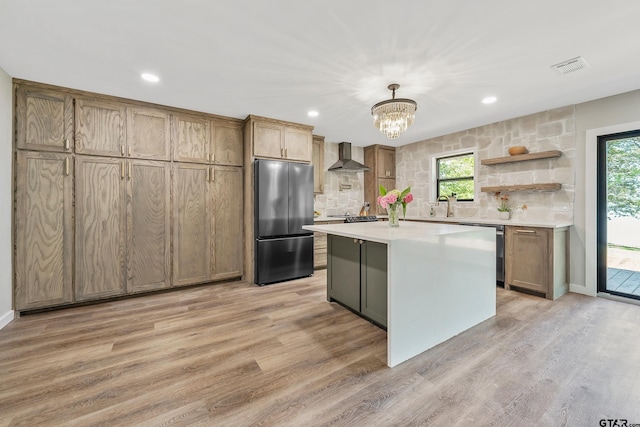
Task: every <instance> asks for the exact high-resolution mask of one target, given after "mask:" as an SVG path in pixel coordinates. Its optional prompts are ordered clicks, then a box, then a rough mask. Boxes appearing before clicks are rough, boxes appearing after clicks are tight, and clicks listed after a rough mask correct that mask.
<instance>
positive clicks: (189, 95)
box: [0, 0, 640, 146]
mask: <svg viewBox="0 0 640 427" xmlns="http://www.w3.org/2000/svg"><path fill="white" fill-rule="evenodd" d="M576 56H582V57H583V58H584V59H585V61H586V62H587V64H588V65H589V67H588V68H586V69H583V70H580V71H576V72H574V73H570V74H566V75H558V74H557V73H556V72H555V71H554V70H552V69H551V68H550V66H551V65H553V64H556V63H559V62H562V61H564V60H567V59H571V58H574V57H576ZM0 67H1V68H3V69H4V70H5V71H6V72H7V73H8V74H9V75H10V76H12V77H16V78H22V79H28V80H34V81H40V82H45V83H50V84H55V85H60V86H66V87H71V88H76V89H82V90H87V91H93V92H99V93H105V94H110V95H116V96H121V97H125V98H131V99H139V100H144V101H149V102H154V103H158V104H163V105H171V106H176V107H181V108H187V109H192V110H198V111H204V112H209V113H215V114H220V115H224V116H230V117H237V118H241V119H244V118H245V117H246V116H247V115H248V114H256V115H261V116H267V117H273V118H277V119H282V120H289V121H293V122H298V123H305V124H310V125H313V126H315V130H314V133H316V134H319V135H324V136H326V138H327V141H331V142H339V141H350V142H352V143H353V144H354V145H359V146H366V145H370V144H388V145H404V144H408V143H412V142H415V141H419V140H423V139H427V138H430V137H434V136H439V135H443V134H448V133H451V132H455V131H459V130H464V129H469V128H472V127H475V126H479V125H483V124H488V123H493V122H496V121H500V120H505V119H508V118H512V117H518V116H522V115H526V114H530V113H534V112H539V111H543V110H547V109H550V108H554V107H560V106H565V105H569V104H575V103H579V102H583V101H588V100H591V99H596V98H601V97H604V96H608V95H613V94H617V93H622V92H627V91H630V90H634V89H639V88H640V1H638V0H609V1H607V2H605V1H602V0H536V1H526V2H525V1H520V0H483V1H473V0H466V1H464V0H423V1H417V0H395V1H388V0H387V1H383V0H323V1H317V0H304V1H301V0H215V1H212V0H210V1H206V0H180V1H176V0H108V1H94V0H55V1H53V0H1V1H0ZM145 71H147V72H153V73H156V74H158V75H159V76H160V78H161V81H160V83H158V84H155V85H154V84H150V83H147V82H144V81H142V80H141V79H140V73H142V72H145ZM390 83H399V84H400V85H401V87H400V89H399V91H398V92H397V94H396V96H398V97H401V98H412V99H414V100H415V101H417V103H418V111H417V113H416V122H415V124H414V125H413V126H412V127H411V128H410V129H409V130H408V131H407V132H406V133H405V134H403V135H401V137H400V138H399V139H397V140H395V141H394V140H388V139H386V138H385V137H384V136H383V135H382V134H380V133H379V132H378V131H377V130H376V129H375V128H373V125H372V118H371V113H370V108H371V106H372V105H373V104H375V103H376V102H379V101H381V100H384V99H387V98H390V95H391V93H390V92H389V91H388V90H387V88H386V87H387V85H388V84H390ZM487 95H495V96H497V97H498V102H497V103H495V104H493V105H490V106H486V105H483V104H481V103H480V100H481V99H482V98H483V97H485V96H487ZM312 109H313V110H317V111H319V113H320V115H319V116H318V117H316V118H310V117H307V111H309V110H312Z"/></svg>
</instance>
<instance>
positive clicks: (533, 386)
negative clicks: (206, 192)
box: [0, 271, 640, 426]
mask: <svg viewBox="0 0 640 427" xmlns="http://www.w3.org/2000/svg"><path fill="white" fill-rule="evenodd" d="M325 277H326V276H325V272H324V271H320V272H317V274H316V276H315V277H313V278H310V279H304V280H297V281H292V282H287V283H281V284H276V285H271V286H266V287H263V288H259V287H257V286H254V285H249V284H246V283H233V284H223V285H216V286H207V287H197V288H190V289H182V290H179V291H176V292H171V293H164V294H154V295H149V296H144V297H139V298H133V299H127V300H121V301H116V302H109V303H103V304H99V305H93V306H86V307H77V308H71V309H66V310H59V311H55V312H48V313H40V314H33V315H27V316H23V317H21V318H19V319H16V320H14V321H13V322H12V323H11V324H9V325H8V326H7V327H5V328H4V329H3V330H0V425H24V426H35V425H50V426H88V425H104V426H129V425H143V426H147V425H148V426H161V425H162V426H164V425H189V426H191V425H207V426H211V425H214V426H249V425H262V426H274V425H277V426H279V425H283V426H316V425H339V426H341V425H354V426H413V425H433V426H470V425H471V426H484V425H496V426H534V425H542V426H564V425H566V426H598V425H599V420H600V419H602V418H625V419H627V420H628V422H629V423H640V306H637V305H631V304H624V303H620V302H616V301H611V300H605V299H596V298H590V297H585V296H581V295H577V294H568V295H565V296H563V297H561V298H560V299H558V300H556V301H548V300H546V299H544V298H539V297H534V296H530V295H525V294H522V293H517V292H515V291H505V290H504V289H501V288H498V289H497V295H498V308H497V311H498V314H497V316H496V317H495V318H492V319H490V320H488V321H486V322H484V323H482V324H480V325H478V326H476V327H474V328H472V329H471V330H469V331H466V332H464V333H462V334H460V335H458V336H457V337H454V338H452V339H451V340H449V341H447V342H445V343H443V344H441V345H439V346H437V347H435V348H433V349H431V350H429V351H427V352H425V353H423V354H421V355H419V356H417V357H415V358H413V359H411V360H409V361H408V362H405V363H403V364H401V365H399V366H397V367H395V368H393V369H390V368H387V367H386V365H385V360H386V342H385V341H386V334H385V332H384V331H382V330H380V329H378V328H377V327H375V326H373V325H371V324H370V323H368V322H366V321H364V320H362V319H360V318H358V317H356V316H355V315H353V314H351V313H350V312H348V311H347V310H345V309H343V308H342V307H340V306H338V305H335V304H329V303H327V302H326V299H325V287H324V281H325ZM433 327H434V328H437V327H438V325H433Z"/></svg>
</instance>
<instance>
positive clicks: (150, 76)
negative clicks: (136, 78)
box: [140, 73, 160, 83]
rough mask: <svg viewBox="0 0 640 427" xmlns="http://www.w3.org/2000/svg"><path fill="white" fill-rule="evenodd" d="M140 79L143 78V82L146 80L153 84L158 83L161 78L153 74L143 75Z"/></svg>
mask: <svg viewBox="0 0 640 427" xmlns="http://www.w3.org/2000/svg"><path fill="white" fill-rule="evenodd" d="M140 77H142V79H143V80H146V81H148V82H151V83H158V82H159V81H160V77H158V76H156V75H155V74H151V73H142V74H140Z"/></svg>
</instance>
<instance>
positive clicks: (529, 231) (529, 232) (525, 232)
mask: <svg viewBox="0 0 640 427" xmlns="http://www.w3.org/2000/svg"><path fill="white" fill-rule="evenodd" d="M516 233H520V234H536V232H535V231H534V230H516Z"/></svg>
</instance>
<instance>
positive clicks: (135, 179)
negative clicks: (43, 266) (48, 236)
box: [75, 156, 171, 301]
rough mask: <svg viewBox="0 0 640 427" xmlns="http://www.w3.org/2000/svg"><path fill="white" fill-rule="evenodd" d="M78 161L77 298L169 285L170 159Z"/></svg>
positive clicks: (98, 158) (77, 299)
mask: <svg viewBox="0 0 640 427" xmlns="http://www.w3.org/2000/svg"><path fill="white" fill-rule="evenodd" d="M76 160H77V165H76V251H75V253H76V257H75V259H76V265H75V267H76V270H75V271H76V275H75V300H76V301H86V300H94V299H99V298H105V297H111V296H116V295H123V294H126V293H135V292H144V291H150V290H156V289H163V288H168V287H169V286H170V280H169V279H170V275H169V272H170V252H169V250H170V247H171V246H170V240H169V239H170V234H169V229H170V228H169V227H170V222H169V218H170V215H169V214H170V210H169V198H168V197H167V194H169V182H170V175H169V164H168V163H167V162H159V161H150V160H123V159H117V158H107V157H94V156H77V158H76Z"/></svg>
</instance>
